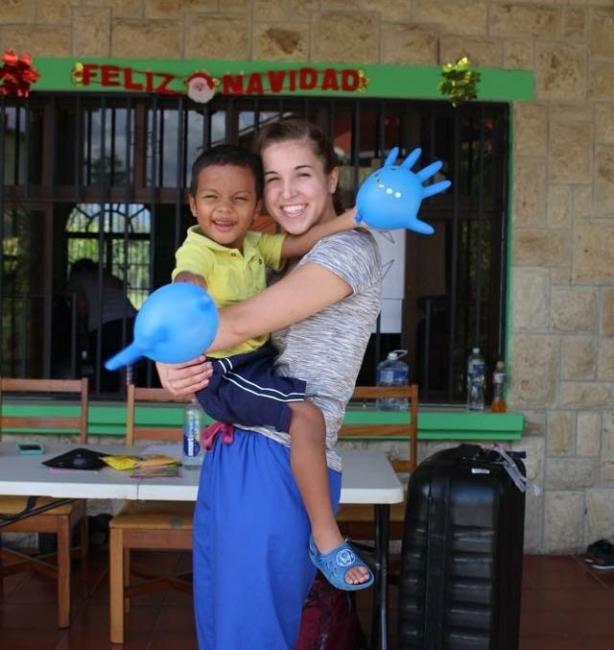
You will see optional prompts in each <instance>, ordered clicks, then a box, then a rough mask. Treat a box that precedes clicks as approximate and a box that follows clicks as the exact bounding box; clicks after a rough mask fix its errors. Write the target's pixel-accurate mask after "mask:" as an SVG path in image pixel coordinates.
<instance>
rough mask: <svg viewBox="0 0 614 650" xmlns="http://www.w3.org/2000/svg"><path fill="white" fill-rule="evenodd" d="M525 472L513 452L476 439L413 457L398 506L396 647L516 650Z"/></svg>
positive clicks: (427, 649)
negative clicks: (401, 514)
mask: <svg viewBox="0 0 614 650" xmlns="http://www.w3.org/2000/svg"><path fill="white" fill-rule="evenodd" d="M506 465H507V467H506ZM510 465H511V466H512V467H511V469H510V467H509V466H510ZM514 473H516V476H515V477H514ZM524 476H525V471H524V465H523V463H522V461H520V460H518V459H516V458H515V459H510V458H509V457H507V458H505V457H504V456H502V455H500V454H499V453H498V452H497V451H494V450H486V449H483V448H482V447H479V446H477V445H460V446H459V447H455V448H453V449H446V450H444V451H441V452H438V453H436V454H434V455H433V456H431V457H430V458H428V459H427V460H425V461H424V462H422V463H421V464H420V465H419V466H418V468H417V469H416V471H415V472H414V473H413V475H412V476H411V479H410V482H409V493H408V500H407V508H406V514H405V530H404V536H403V545H402V563H401V575H400V583H399V605H398V615H399V621H398V623H399V634H398V639H399V646H398V647H399V650H517V648H518V625H519V619H520V595H521V585H522V549H523V537H524V507H525V494H524V490H523V489H520V488H523V487H524V483H526V481H525V479H524Z"/></svg>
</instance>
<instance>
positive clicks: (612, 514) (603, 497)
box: [586, 488, 614, 542]
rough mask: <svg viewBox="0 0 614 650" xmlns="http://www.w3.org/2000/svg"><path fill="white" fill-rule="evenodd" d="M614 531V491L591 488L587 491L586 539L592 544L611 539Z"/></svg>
mask: <svg viewBox="0 0 614 650" xmlns="http://www.w3.org/2000/svg"><path fill="white" fill-rule="evenodd" d="M613 530H614V499H613V498H612V490H608V489H604V488H591V489H589V490H587V491H586V538H587V539H588V540H589V541H590V542H594V541H595V540H597V539H603V538H606V539H607V538H610V537H611V536H612V531H613Z"/></svg>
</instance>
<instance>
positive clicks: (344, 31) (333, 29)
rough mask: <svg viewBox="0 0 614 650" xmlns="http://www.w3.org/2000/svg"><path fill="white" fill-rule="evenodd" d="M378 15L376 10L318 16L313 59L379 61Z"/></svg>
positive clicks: (312, 50) (312, 44)
mask: <svg viewBox="0 0 614 650" xmlns="http://www.w3.org/2000/svg"><path fill="white" fill-rule="evenodd" d="M378 30H379V16H378V14H376V13H375V12H366V11H363V12H353V13H334V12H325V13H321V14H319V15H317V17H316V20H315V24H314V27H313V30H312V35H311V38H312V42H311V52H312V59H313V60H314V61H326V62H335V61H346V62H348V63H352V62H355V63H377V62H378V60H379V38H378Z"/></svg>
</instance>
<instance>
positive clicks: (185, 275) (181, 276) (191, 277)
mask: <svg viewBox="0 0 614 650" xmlns="http://www.w3.org/2000/svg"><path fill="white" fill-rule="evenodd" d="M173 282H189V283H190V284H195V285H197V286H199V287H200V288H201V289H205V291H206V290H207V281H206V280H205V278H203V276H202V275H198V273H190V271H179V273H177V274H176V275H175V277H174V278H173Z"/></svg>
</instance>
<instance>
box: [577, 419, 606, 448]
mask: <svg viewBox="0 0 614 650" xmlns="http://www.w3.org/2000/svg"><path fill="white" fill-rule="evenodd" d="M601 431H602V424H601V413H599V412H597V411H580V412H578V414H577V420H576V453H577V455H578V456H599V454H600V453H601Z"/></svg>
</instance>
